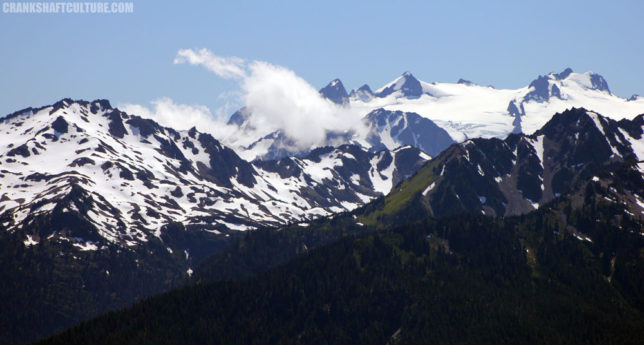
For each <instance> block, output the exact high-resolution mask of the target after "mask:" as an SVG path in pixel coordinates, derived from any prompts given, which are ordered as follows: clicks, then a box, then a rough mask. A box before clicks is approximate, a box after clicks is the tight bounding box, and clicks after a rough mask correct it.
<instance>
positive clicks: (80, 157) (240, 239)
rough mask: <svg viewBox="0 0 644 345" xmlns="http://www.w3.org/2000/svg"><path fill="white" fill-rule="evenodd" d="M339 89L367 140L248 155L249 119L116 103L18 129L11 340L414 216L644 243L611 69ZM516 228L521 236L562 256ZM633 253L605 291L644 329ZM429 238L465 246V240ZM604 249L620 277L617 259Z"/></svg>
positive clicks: (275, 141)
mask: <svg viewBox="0 0 644 345" xmlns="http://www.w3.org/2000/svg"><path fill="white" fill-rule="evenodd" d="M320 95H321V96H322V97H325V98H326V99H328V100H329V102H331V103H333V106H334V107H339V108H340V109H345V110H348V111H350V112H354V113H355V114H357V115H356V116H359V122H360V126H361V128H362V129H363V130H361V131H355V132H352V131H347V132H328V133H327V135H326V141H325V142H323V143H322V144H323V145H322V146H319V147H310V148H301V147H299V148H297V149H293V148H294V147H295V146H294V145H292V141H293V138H289V137H288V135H286V132H285V131H282V130H277V131H272V132H269V133H266V134H265V135H263V136H261V137H258V138H256V140H255V141H254V142H253V143H252V144H251V145H249V146H244V147H241V146H236V145H233V144H231V142H234V141H235V140H234V135H243V134H244V133H246V134H247V133H250V132H251V131H250V130H251V128H250V127H251V126H253V123H254V122H253V121H250V119H251V118H252V116H254V115H253V113H252V112H250V111H249V110H248V109H246V108H242V109H240V110H239V111H237V112H235V113H234V114H233V115H232V116H231V118H230V120H229V121H228V124H229V125H230V126H232V127H235V128H237V131H236V132H235V133H234V135H233V139H231V137H228V138H215V137H213V136H212V135H211V134H209V133H207V129H197V128H192V129H190V130H185V131H180V130H175V129H172V128H169V127H164V126H161V125H159V124H158V123H156V122H155V121H154V120H151V119H147V118H142V117H140V116H137V115H135V114H127V113H125V112H123V111H121V110H119V109H118V108H114V107H112V106H111V104H110V103H109V102H108V101H107V100H95V101H92V102H87V101H81V100H77V101H74V100H71V99H63V100H61V101H59V102H56V103H54V104H52V105H48V106H44V107H38V108H26V109H23V110H20V111H17V112H15V113H13V114H10V115H8V116H6V117H4V118H1V119H0V134H1V136H0V259H1V260H0V271H1V272H2V274H3V276H4V277H6V279H4V280H3V282H2V283H1V284H2V286H0V292H1V293H2V295H0V300H2V301H3V302H2V303H3V304H2V305H0V307H2V310H3V313H2V315H0V320H1V322H0V324H2V327H1V328H0V336H2V337H3V338H5V339H9V340H8V343H10V344H22V343H25V342H28V341H33V340H36V339H37V338H40V337H43V336H48V335H51V334H52V333H53V332H56V331H60V330H62V329H64V328H66V327H69V326H71V325H74V324H76V323H78V322H80V321H82V320H86V319H88V318H90V317H93V316H95V315H98V314H101V313H104V312H106V311H109V310H113V309H117V308H121V307H124V306H127V305H129V304H131V303H132V302H134V301H137V300H140V299H142V298H145V297H147V296H150V295H152V294H156V293H159V292H163V291H167V290H169V289H171V288H174V287H177V286H180V285H181V284H184V283H186V282H195V281H200V282H210V281H218V280H222V279H223V280H225V279H238V278H242V277H252V276H256V275H257V274H261V273H262V272H266V271H267V270H271V269H274V268H275V267H277V266H279V265H282V264H287V263H288V262H290V261H292V260H296V259H297V258H298V257H300V256H301V255H305V254H307V253H309V252H311V251H313V250H314V249H315V248H321V249H320V250H322V251H324V250H326V249H324V248H326V246H333V243H335V242H336V241H338V240H340V239H342V238H345V237H355V236H373V234H374V232H381V231H385V232H386V231H392V230H393V229H397V230H395V231H399V230H400V231H402V232H403V233H407V231H410V230H409V229H410V228H414V226H415V225H413V224H415V222H421V223H422V224H424V225H422V226H421V228H423V229H430V228H431V229H433V230H431V231H430V230H428V231H430V232H431V233H432V234H435V233H437V231H439V230H436V229H439V228H440V227H441V226H443V225H440V224H443V223H440V222H442V220H444V219H457V220H456V222H457V223H458V219H459V216H463V215H467V216H463V217H464V219H466V220H465V221H466V222H467V223H463V224H461V225H462V226H463V227H464V228H467V229H469V228H468V227H469V226H470V225H471V224H474V223H476V224H478V223H479V222H487V220H480V219H487V218H486V217H490V218H492V219H510V220H508V223H507V224H511V225H507V226H509V227H532V229H533V230H534V231H536V232H537V233H539V234H540V235H539V236H542V235H543V232H544V231H545V232H547V231H550V232H552V231H557V232H558V234H561V235H560V236H559V237H558V238H560V239H561V240H565V241H568V240H572V242H570V243H576V242H575V241H578V242H581V243H583V244H584V245H588V246H591V247H592V246H594V245H593V243H595V242H597V241H599V240H600V239H601V238H604V237H602V236H605V235H604V232H603V231H604V230H602V229H603V228H601V227H598V225H592V226H591V225H589V224H591V223H589V222H592V214H591V215H588V214H585V213H584V212H587V211H588V210H599V211H597V212H600V213H598V214H599V216H598V218H597V219H600V220H601V222H602V223H601V224H603V225H602V226H605V227H606V228H607V229H608V228H610V229H611V230H610V231H615V232H620V231H621V232H624V234H623V235H619V236H618V235H614V236H617V237H619V238H620V241H621V240H623V238H622V237H624V238H626V237H628V238H631V237H633V238H637V239H640V238H641V237H642V236H644V231H643V229H642V225H641V224H642V215H643V214H644V178H643V175H642V172H644V170H643V169H644V137H643V135H644V115H637V114H641V113H644V100H642V99H641V98H638V97H632V98H631V99H629V100H625V99H622V98H619V97H617V96H614V95H612V94H611V93H610V90H609V88H608V84H607V82H606V81H605V80H604V78H603V77H601V76H599V75H597V74H594V73H591V72H587V73H581V74H580V73H574V72H572V70H570V69H566V70H565V71H563V72H562V73H550V74H548V75H546V76H540V77H539V78H537V79H536V80H535V81H533V82H532V83H531V84H530V85H529V86H528V87H525V88H521V89H517V90H497V89H494V88H493V87H489V86H479V85H476V84H474V83H472V82H469V81H465V80H460V81H459V82H458V83H456V84H449V83H426V82H422V81H419V80H417V79H416V78H415V77H414V76H413V75H412V74H411V73H409V72H406V73H404V74H403V75H402V76H401V77H399V78H397V79H396V80H394V81H392V82H391V83H389V84H387V85H385V86H383V87H381V88H379V89H377V90H375V91H372V90H371V88H370V87H369V86H367V85H364V86H362V87H360V88H359V89H357V90H352V91H350V92H347V91H346V89H345V88H344V85H343V84H342V82H341V81H340V80H339V79H336V80H334V81H332V82H331V83H330V84H329V85H327V86H326V87H324V88H322V89H321V90H320ZM582 106H583V108H582ZM553 115H554V116H553ZM254 130H256V128H254V129H253V131H254ZM231 140H232V141H231ZM229 145H230V146H229ZM593 212H595V211H593ZM522 217H523V218H522ZM525 217H529V218H525ZM526 219H528V220H526ZM430 220H431V221H430ZM433 220H438V222H439V224H438V225H436V224H434V223H432V222H433ZM423 222H425V223H423ZM426 222H430V223H426ZM525 222H529V223H525ZM534 222H537V223H539V224H540V225H539V226H536V225H534V226H533V225H530V224H533V223H534ZM541 222H546V223H548V222H550V223H548V224H550V225H552V224H554V222H558V223H557V224H558V225H557V230H554V229H551V228H550V225H547V226H545V225H543V224H541ZM598 222H599V220H598ZM448 223H449V222H448ZM459 224H460V223H459ZM486 224H487V223H486ZM504 224H505V223H504ZM488 225H489V224H488ZM582 225H583V226H590V228H592V229H595V230H593V231H594V232H589V231H586V229H585V228H582ZM435 226H436V227H437V228H434V227H435ZM450 226H456V227H458V226H459V225H454V224H452V225H450ZM490 226H491V227H494V226H496V225H490ZM505 226H506V225H501V228H504V227H505ZM483 227H485V226H483ZM402 229H407V230H402ZM423 231H424V230H423ZM450 231H451V230H450ZM468 231H469V230H468ZM472 231H474V230H472ZM513 231H514V230H513ZM606 231H607V230H606ZM513 234H515V233H514V232H513ZM416 235H418V234H416ZM416 235H414V236H416ZM516 235H517V236H518V237H512V238H506V239H507V240H508V241H510V242H512V241H519V240H520V242H521V243H524V241H527V240H526V239H525V238H526V237H527V238H530V241H532V240H534V241H536V242H530V243H531V244H530V246H532V247H531V248H532V249H534V248H536V247H538V246H542V245H543V246H545V247H548V246H549V245H550V244H546V243H545V242H540V241H542V240H543V239H539V240H535V239H534V238H533V237H531V236H532V235H529V231H528V233H524V232H520V233H516ZM376 236H377V237H379V236H380V235H376ZM401 236H403V237H405V236H407V235H404V234H403V235H401ZM423 236H429V235H428V234H427V233H424V234H423ZM511 236H515V235H511ZM606 236H607V235H606ZM412 237H413V236H412ZM428 238H429V237H428ZM461 240H462V239H461ZM461 240H454V241H455V242H454V243H461V242H459V241H461ZM347 241H352V240H347ZM593 241H595V242H593ZM631 241H632V243H633V246H634V247H629V248H628V250H627V249H623V250H624V253H627V254H623V255H631V256H629V257H628V259H627V258H624V257H622V256H618V257H619V259H618V263H619V264H623V265H626V266H628V265H631V264H632V265H635V266H629V267H630V268H624V270H626V271H628V272H629V274H627V275H626V276H622V277H621V278H620V279H617V280H616V281H617V283H615V284H622V285H619V286H616V287H614V288H615V289H617V290H616V291H617V292H616V295H611V294H613V292H611V293H607V294H602V295H601V296H602V297H601V298H608V297H606V296H613V297H614V296H618V297H614V298H626V300H627V301H628V302H627V304H628V307H627V308H626V309H623V310H622V309H620V310H622V311H623V312H628V313H630V312H632V310H631V309H629V308H635V309H634V310H636V311H635V312H634V313H635V314H634V315H636V318H637V317H641V315H640V314H638V313H640V312H641V310H642V309H641V308H642V306H643V305H644V304H642V305H640V304H638V303H641V300H640V299H639V298H640V297H638V296H636V295H637V294H636V293H635V292H633V291H635V290H636V288H639V287H644V286H640V285H641V284H640V283H641V282H640V281H639V280H638V279H636V278H633V277H632V276H633V275H637V273H633V272H637V270H638V269H640V268H639V267H642V266H639V265H640V264H641V262H640V261H638V259H637V258H636V257H637V255H636V254H635V253H636V252H637V250H639V248H640V247H641V243H640V242H641V241H639V240H637V241H636V240H632V239H631ZM421 242H422V241H421ZM430 242H431V243H430V244H431V247H432V248H434V249H436V248H439V247H440V248H442V249H441V250H442V251H443V252H444V253H443V254H445V253H447V254H449V253H450V249H449V248H450V247H449V243H448V242H444V241H443V240H440V241H438V242H435V241H434V240H431V241H430ZM347 243H348V242H347ZM512 243H514V242H512ZM566 243H568V242H566ZM602 243H603V242H602ZM353 245H354V244H350V246H353ZM522 245H523V244H522ZM611 245H613V246H617V247H619V246H621V244H620V245H617V244H614V243H613V244H611ZM617 247H615V248H617ZM329 248H331V247H329ZM360 248H362V249H360V250H359V252H360V255H368V254H367V253H366V252H362V250H367V251H369V250H374V251H375V252H380V250H385V249H383V248H380V247H378V248H379V249H377V248H376V249H374V248H371V247H369V246H367V248H366V249H365V248H363V247H360ZM548 248H550V247H548ZM597 248H600V247H592V248H591V249H592V250H594V252H593V253H595V254H597V255H599V252H601V253H603V254H602V255H606V256H608V257H609V258H608V260H609V261H608V265H609V266H610V265H611V264H610V257H613V258H614V257H616V256H614V254H610V252H609V249H610V248H613V247H611V246H608V245H605V244H602V246H601V248H600V249H597ZM619 248H621V247H619ZM522 249H526V248H522ZM387 250H389V249H387ZM391 250H394V251H399V250H401V248H399V247H397V245H394V246H393V247H391ZM528 250H530V249H529V248H528ZM579 250H580V251H583V250H582V249H579ZM415 253H416V254H414V255H416V256H417V257H418V260H429V258H428V257H425V254H423V253H424V252H423V253H420V252H415ZM443 254H440V255H443ZM319 255H322V256H324V255H326V254H319ZM432 255H434V254H432ZM512 255H514V254H512ZM544 255H545V254H544ZM562 255H563V254H562ZM620 255H622V254H620ZM466 257H467V255H465V256H464V258H466ZM528 257H529V255H528ZM432 258H434V256H432ZM515 259H516V260H519V259H520V258H519V257H514V259H513V260H515ZM523 259H525V258H523ZM523 259H521V260H523ZM560 259H562V260H569V259H570V257H567V256H566V255H563V256H561V257H560ZM449 260H451V259H449ZM449 260H448V261H449ZM468 260H469V259H468ZM539 260H546V259H544V258H541V259H539ZM597 260H599V261H601V262H603V264H604V265H605V264H607V263H606V262H605V260H607V259H605V257H602V258H601V259H597ZM619 260H622V261H619ZM540 262H541V263H544V262H545V261H540ZM374 264H375V265H378V261H374ZM586 264H588V265H591V264H590V263H588V262H586V261H584V265H586ZM294 265H296V266H297V265H298V264H297V263H296V264H294ZM387 265H389V264H387ZM450 265H451V264H449V265H447V266H441V267H443V268H444V269H448V267H452V266H450ZM592 265H594V264H592ZM592 265H591V266H592ZM315 267H317V266H315ZM522 267H523V266H522ZM589 267H590V266H589ZM592 267H594V266H592ZM602 267H603V266H602ZM620 267H621V266H620ZM633 267H635V268H633ZM318 268H319V269H320V270H321V271H324V269H323V268H321V267H318ZM452 268H453V267H452ZM478 269H479V268H476V270H478ZM633 270H634V271H633ZM609 271H610V270H609ZM336 273H337V272H336ZM548 274H550V273H548ZM608 276H610V274H609V275H608ZM462 278H463V279H466V280H467V279H469V278H468V277H462ZM551 278H552V279H555V280H557V281H559V280H558V279H564V278H565V277H564V278H561V277H559V276H557V277H556V278H553V277H551ZM459 279H460V278H459ZM522 279H523V278H522ZM565 279H568V278H565ZM593 279H594V278H593ZM629 279H631V280H629ZM591 280H592V279H591ZM593 281H594V280H593ZM446 283H447V284H452V283H453V282H446ZM631 283H632V284H633V286H634V287H633V286H631V287H628V288H625V287H624V286H626V285H628V284H631ZM625 284H626V285H625ZM629 286H630V285H629ZM369 288H370V289H371V288H373V287H369ZM405 289H407V287H405ZM555 290H556V289H555ZM405 291H408V292H409V291H412V290H405ZM413 291H416V290H413ZM553 291H554V290H553ZM611 291H612V290H611ZM414 293H415V292H414ZM633 294H635V295H633ZM584 296H586V297H588V295H584ZM613 297H611V298H613ZM342 298H344V297H342ZM618 309H619V308H618ZM611 310H612V309H611ZM611 315H613V314H611ZM611 317H612V316H611ZM388 325H389V326H391V324H388ZM389 326H387V327H389ZM235 327H237V326H235ZM231 329H235V328H234V327H233V328H231ZM393 331H396V329H394V330H393ZM388 336H391V334H389V335H388ZM119 339H120V338H119ZM169 339H171V338H169Z"/></svg>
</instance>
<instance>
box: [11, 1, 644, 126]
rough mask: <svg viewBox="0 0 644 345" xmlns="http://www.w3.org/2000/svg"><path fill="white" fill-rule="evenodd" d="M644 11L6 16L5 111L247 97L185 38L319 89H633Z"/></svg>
mask: <svg viewBox="0 0 644 345" xmlns="http://www.w3.org/2000/svg"><path fill="white" fill-rule="evenodd" d="M642 13H644V4H643V2H642V1H635V0H633V1H612V2H608V1H534V2H530V3H526V2H521V1H398V2H394V1H388V2H382V3H380V2H378V3H374V2H373V1H323V2H309V1H301V0H300V1H265V2H259V1H258V2H251V1H226V2H220V1H183V2H179V1H172V2H160V1H136V0H135V1H134V13H133V14H116V15H89V14H66V15H64V14H46V15H44V14H40V15H37V14H28V15H25V14H22V15H15V14H14V15H9V14H3V13H0V46H1V47H2V54H0V73H1V75H2V77H1V78H0V114H8V113H10V112H13V111H15V110H18V109H21V108H24V107H27V106H39V105H45V104H50V103H53V102H54V101H56V100H58V99H61V98H63V97H70V98H74V99H88V100H91V99H95V98H107V99H110V100H111V101H112V103H113V104H121V103H136V104H144V105H147V104H149V102H150V101H152V100H155V99H158V98H160V97H168V98H171V99H172V100H174V101H175V102H176V103H181V104H198V105H205V106H207V107H209V108H210V109H211V110H212V112H213V113H215V114H217V109H221V107H222V106H223V105H224V104H226V102H227V101H229V102H230V101H231V100H233V107H234V106H236V105H235V104H234V97H233V96H231V94H234V92H235V91H236V90H238V88H239V86H238V85H237V84H236V82H235V81H234V80H225V79H222V78H218V77H217V76H216V75H214V74H212V73H209V72H208V71H206V70H205V69H203V68H199V67H195V66H191V65H188V64H173V59H174V58H175V57H176V55H177V52H178V50H179V49H183V48H192V49H197V48H207V49H209V50H210V51H212V52H213V53H215V54H217V55H219V56H237V57H240V58H243V59H247V60H261V61H267V62H270V63H272V64H276V65H280V66H284V67H286V68H288V69H291V70H293V71H295V73H297V74H298V75H299V76H301V77H302V78H304V79H305V80H307V81H308V82H309V83H310V84H311V85H313V86H314V87H316V88H320V87H322V86H324V85H325V84H326V83H328V82H329V81H330V80H332V79H334V78H340V79H342V81H343V82H344V84H345V86H346V87H347V89H351V88H357V87H359V86H360V85H362V84H364V83H368V84H369V85H370V86H371V87H372V88H377V87H380V86H381V85H383V84H385V83H386V82H388V81H390V80H392V79H394V78H395V77H397V76H398V75H400V74H401V73H402V72H404V71H407V70H409V71H411V72H412V73H414V75H416V77H418V78H419V79H422V80H425V81H428V82H432V81H444V82H450V81H456V80H458V79H459V78H465V79H469V80H472V81H474V82H476V83H479V84H484V85H487V84H492V85H494V86H495V87H499V88H517V87H521V86H525V85H527V84H528V83H529V82H530V81H531V80H532V79H534V78H535V77H537V75H539V74H546V73H548V72H552V71H554V72H559V71H561V70H563V69H564V68H565V67H568V66H569V67H572V68H573V69H574V70H576V71H586V70H593V71H595V72H598V73H600V74H602V75H603V76H604V77H605V78H606V79H607V81H608V83H609V85H610V87H611V90H612V91H613V92H614V93H615V94H617V95H619V96H622V97H629V96H630V95H631V94H633V93H638V94H644V63H643V62H644V44H643V43H644V42H643V40H644V21H642V20H641V15H642ZM228 112H229V111H228V110H223V111H220V113H221V114H222V116H227V115H228Z"/></svg>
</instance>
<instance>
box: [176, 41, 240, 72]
mask: <svg viewBox="0 0 644 345" xmlns="http://www.w3.org/2000/svg"><path fill="white" fill-rule="evenodd" d="M174 63H175V64H183V63H188V64H191V65H202V66H204V67H206V68H207V69H208V70H209V71H211V72H213V73H215V74H216V75H218V76H220V77H222V78H226V79H237V78H244V77H245V76H246V72H245V71H244V65H245V62H244V60H243V59H240V58H238V57H220V56H217V55H215V54H213V53H212V52H211V51H209V50H208V49H205V48H204V49H201V50H199V51H194V50H192V49H181V50H179V52H178V53H177V57H175V58H174Z"/></svg>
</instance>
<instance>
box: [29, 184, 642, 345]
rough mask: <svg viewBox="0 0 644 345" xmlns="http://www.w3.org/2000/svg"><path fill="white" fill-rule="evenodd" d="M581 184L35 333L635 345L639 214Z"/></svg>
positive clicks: (66, 339)
mask: <svg viewBox="0 0 644 345" xmlns="http://www.w3.org/2000/svg"><path fill="white" fill-rule="evenodd" d="M584 194H585V195H584V196H585V197H586V198H587V200H586V202H584V205H583V206H581V207H577V208H572V207H570V206H571V204H570V202H571V201H570V200H568V201H566V200H561V201H560V202H559V203H557V202H555V203H553V204H552V207H549V208H548V209H545V208H544V209H542V210H539V211H536V212H534V213H531V214H530V215H527V216H521V217H513V218H507V219H493V218H489V217H484V216H480V215H465V214H464V215H460V216H458V217H452V218H445V219H441V220H429V219H428V220H424V221H419V222H412V223H409V224H405V225H401V226H397V227H393V228H391V229H388V230H383V231H378V232H373V233H367V234H363V235H360V236H349V237H345V238H343V239H342V240H339V241H336V242H335V243H332V244H329V245H325V246H322V247H319V248H317V249H314V250H311V251H309V252H308V253H305V254H303V255H301V256H300V257H299V258H298V259H296V260H294V261H291V262H290V263H288V264H286V265H283V266H280V267H277V268H274V269H271V270H269V271H267V272H265V273H262V274H260V275H258V276H255V277H253V278H248V279H241V280H234V281H220V282H215V283H198V284H196V285H193V286H189V287H185V288H182V289H179V290H176V291H173V292H170V293H167V294H164V295H161V296H158V297H154V298H151V299H148V300H146V301H144V302H142V303H138V304H136V305H135V306H134V307H132V308H129V309H125V310H122V311H118V312H111V313H109V314H107V315H104V316H102V317H99V318H97V319H94V320H91V321H88V322H85V323H83V324H81V325H80V326H77V327H74V328H72V329H70V330H68V331H65V332H64V333H62V334H60V335H58V336H56V337H53V338H50V339H47V340H45V341H42V342H40V343H39V344H367V343H370V344H371V343H381V344H387V343H389V344H417V343H426V342H432V343H441V344H474V343H476V344H498V343H520V344H544V343H550V344H607V343H611V344H639V343H641V339H644V314H643V311H644V303H643V302H644V295H643V294H642V292H641V291H644V280H643V279H642V277H644V238H643V237H642V236H641V235H640V233H639V231H640V230H641V228H642V223H641V222H640V221H638V220H636V219H633V217H631V216H629V215H628V214H625V213H624V212H623V211H624V208H623V206H615V204H614V203H609V202H602V201H601V200H599V199H601V197H598V196H599V195H600V194H598V193H597V191H596V190H593V189H592V188H591V187H589V188H587V189H586V190H585V191H584ZM616 212H621V213H619V217H616V216H615V215H616ZM327 226H331V225H327ZM275 234H276V233H275ZM257 236H258V237H257V238H255V240H256V241H259V239H258V238H259V235H257ZM263 236H264V241H266V243H270V242H272V240H273V239H274V238H272V235H271V233H264V234H263Z"/></svg>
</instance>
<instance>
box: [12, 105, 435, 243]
mask: <svg viewBox="0 0 644 345" xmlns="http://www.w3.org/2000/svg"><path fill="white" fill-rule="evenodd" d="M0 126H1V127H2V128H1V129H0V131H1V132H2V133H3V134H4V135H3V136H2V141H1V142H0V147H2V148H3V150H2V151H0V162H1V163H0V164H1V165H0V168H1V170H0V178H1V180H0V181H1V184H2V187H3V192H2V196H1V197H0V200H1V201H0V219H2V220H3V223H2V224H3V226H5V227H6V228H7V229H8V230H9V231H13V230H15V229H18V228H21V227H25V226H28V225H29V224H30V223H31V222H33V221H34V219H35V218H36V217H38V216H40V215H42V214H47V213H50V212H52V211H60V212H62V213H76V214H78V215H79V216H80V217H81V218H82V219H83V220H84V221H85V222H87V223H88V224H92V225H93V226H95V227H96V228H98V229H99V236H100V237H102V238H104V239H105V240H107V241H109V242H113V243H121V244H123V245H128V246H132V245H136V244H140V243H144V242H146V241H147V240H148V239H149V238H150V236H156V237H159V236H160V233H159V230H160V228H161V227H162V226H163V225H166V224H169V223H172V222H181V223H183V224H185V225H186V226H188V227H190V226H195V227H200V228H202V229H204V230H209V231H212V232H214V233H228V232H230V231H231V230H245V229H251V228H256V227H259V226H275V225H280V224H285V223H288V222H293V221H300V220H306V219H310V218H313V217H317V216H324V215H328V214H330V213H332V212H338V211H343V210H350V209H353V208H355V207H358V206H360V205H362V204H364V203H365V202H367V201H369V200H370V199H372V198H375V197H377V196H378V195H381V194H384V193H387V192H388V191H389V190H390V189H391V187H392V186H393V184H394V183H395V182H397V181H396V176H397V175H402V176H405V175H409V174H410V173H411V169H412V168H413V167H414V166H416V165H417V164H418V163H419V162H421V161H422V160H423V159H424V158H422V157H421V153H420V152H419V151H418V150H415V151H413V150H412V151H413V152H412V151H409V150H402V151H396V152H392V153H390V152H388V151H380V152H373V153H368V152H366V151H364V150H363V149H361V148H358V147H351V146H344V147H343V148H340V149H333V148H329V149H325V150H324V152H323V153H321V152H318V155H316V156H315V157H313V155H312V156H310V157H308V158H301V159H296V158H293V159H289V160H288V162H286V161H285V162H277V163H273V164H272V165H271V164H263V165H262V164H256V165H253V164H251V163H248V162H246V161H244V160H243V159H241V158H240V157H239V156H237V155H236V154H235V152H233V151H232V150H231V149H229V148H227V147H225V146H223V145H221V144H220V143H219V142H218V141H217V140H216V139H214V138H213V137H211V136H210V135H208V134H203V133H199V132H198V131H196V130H195V129H192V130H190V131H185V132H178V131H174V130H172V129H171V128H164V127H161V126H159V125H158V124H156V123H155V122H154V121H151V120H147V119H142V118H139V117H137V116H131V115H128V114H125V113H123V112H120V111H119V110H117V109H112V108H111V107H110V106H109V103H107V102H106V101H95V102H92V103H88V102H74V101H71V100H63V101H61V102H59V103H57V104H55V105H53V106H50V107H45V108H41V109H37V110H25V111H23V112H20V113H17V114H14V115H11V116H9V117H7V118H5V119H3V120H2V123H0ZM403 151H404V152H403ZM406 152H410V154H406ZM414 152H415V153H414ZM404 153H405V157H404V159H402V158H401V159H398V160H397V157H398V156H399V155H403V154H404ZM356 156H357V158H356ZM401 157H402V156H401ZM280 164H287V165H289V166H292V167H293V170H292V171H291V173H290V174H284V173H280V172H278V170H279V169H277V168H271V169H268V168H263V167H269V166H274V167H275V166H279V165H280ZM349 166H351V167H353V168H354V169H353V170H352V169H350V168H347V167H349ZM339 170H342V172H341V173H339V172H338V171H339ZM399 180H400V179H398V181H399ZM70 196H73V198H71V197H70ZM70 198H71V199H70ZM72 199H74V200H72ZM63 201H64V202H63ZM81 207H82V208H83V212H79V210H80V208H81ZM31 235H32V239H33V240H34V241H39V238H40V237H43V236H47V235H49V234H31ZM94 240H96V239H94Z"/></svg>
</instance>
